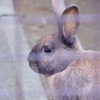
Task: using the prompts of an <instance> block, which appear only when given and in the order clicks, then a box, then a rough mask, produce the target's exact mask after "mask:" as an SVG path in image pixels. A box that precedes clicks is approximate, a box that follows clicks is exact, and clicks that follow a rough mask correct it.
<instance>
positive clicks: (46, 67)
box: [38, 63, 54, 75]
mask: <svg viewBox="0 0 100 100" xmlns="http://www.w3.org/2000/svg"><path fill="white" fill-rule="evenodd" d="M38 67H39V72H41V73H42V74H44V75H52V74H54V69H53V66H51V64H49V63H45V64H44V63H39V66H38Z"/></svg>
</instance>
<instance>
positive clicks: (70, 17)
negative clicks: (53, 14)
mask: <svg viewBox="0 0 100 100" xmlns="http://www.w3.org/2000/svg"><path fill="white" fill-rule="evenodd" d="M61 23H62V25H61V26H62V33H61V34H63V36H64V40H65V42H66V43H68V44H71V43H73V41H74V37H75V34H76V32H77V30H78V27H79V8H78V6H76V5H74V4H72V5H70V6H68V7H67V8H66V9H65V10H64V12H63V13H62V16H61Z"/></svg>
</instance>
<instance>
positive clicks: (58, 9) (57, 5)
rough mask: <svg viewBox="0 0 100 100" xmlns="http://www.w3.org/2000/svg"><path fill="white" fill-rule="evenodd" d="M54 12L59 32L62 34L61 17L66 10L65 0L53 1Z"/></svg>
mask: <svg viewBox="0 0 100 100" xmlns="http://www.w3.org/2000/svg"><path fill="white" fill-rule="evenodd" d="M52 7H53V12H54V15H55V18H56V21H57V25H58V31H59V33H61V16H62V13H63V11H64V10H65V8H66V7H65V3H64V0H52Z"/></svg>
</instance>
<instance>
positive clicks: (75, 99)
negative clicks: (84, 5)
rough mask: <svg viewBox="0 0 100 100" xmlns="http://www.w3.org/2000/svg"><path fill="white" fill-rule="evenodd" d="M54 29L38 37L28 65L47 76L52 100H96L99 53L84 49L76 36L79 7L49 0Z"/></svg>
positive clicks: (98, 99)
mask: <svg viewBox="0 0 100 100" xmlns="http://www.w3.org/2000/svg"><path fill="white" fill-rule="evenodd" d="M52 5H53V11H54V15H55V17H56V21H57V26H58V32H56V33H54V34H50V35H49V36H46V37H44V38H42V39H41V40H40V41H39V42H38V43H37V44H36V45H35V46H34V47H33V48H32V50H31V52H30V53H29V55H28V61H29V66H30V67H31V68H32V70H34V71H35V72H37V73H39V74H43V75H45V76H46V77H47V80H48V83H49V86H50V89H51V92H52V95H53V97H54V100H100V52H97V51H91V50H84V49H83V48H82V46H81V43H80V41H79V39H78V37H77V34H76V33H77V31H78V28H79V25H80V21H79V7H78V6H77V5H75V4H71V5H69V6H68V7H65V4H64V1H63V0H52Z"/></svg>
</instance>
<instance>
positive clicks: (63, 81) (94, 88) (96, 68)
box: [48, 52, 100, 100]
mask: <svg viewBox="0 0 100 100" xmlns="http://www.w3.org/2000/svg"><path fill="white" fill-rule="evenodd" d="M85 54H86V55H85V56H86V57H84V58H85V59H84V58H81V59H79V60H76V61H74V62H72V63H71V64H70V65H69V66H68V67H67V68H66V69H65V70H64V71H62V72H60V73H57V74H54V75H52V76H50V77H48V81H49V85H50V87H51V91H52V93H53V95H54V98H55V99H54V100H100V53H94V54H95V56H93V52H92V55H91V52H86V53H85ZM89 57H90V58H89Z"/></svg>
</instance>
